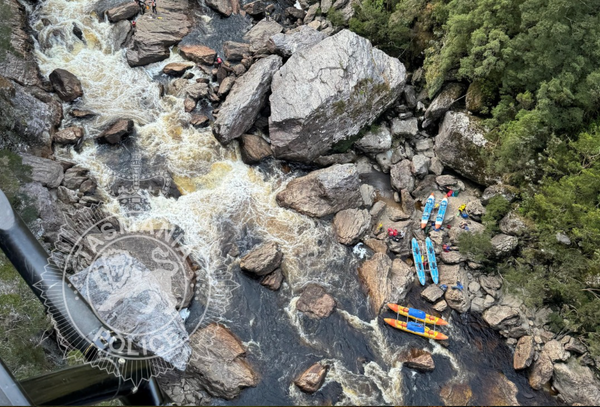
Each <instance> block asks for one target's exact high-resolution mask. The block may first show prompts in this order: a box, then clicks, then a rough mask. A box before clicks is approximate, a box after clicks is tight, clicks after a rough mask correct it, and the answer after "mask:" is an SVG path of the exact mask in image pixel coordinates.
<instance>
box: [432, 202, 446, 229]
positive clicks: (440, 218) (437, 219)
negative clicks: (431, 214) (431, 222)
mask: <svg viewBox="0 0 600 407" xmlns="http://www.w3.org/2000/svg"><path fill="white" fill-rule="evenodd" d="M446 209H448V197H446V198H444V199H442V202H440V207H439V209H438V213H437V216H436V217H435V228H436V229H439V228H441V227H442V223H443V222H444V217H445V216H446Z"/></svg>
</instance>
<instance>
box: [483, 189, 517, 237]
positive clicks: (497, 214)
mask: <svg viewBox="0 0 600 407" xmlns="http://www.w3.org/2000/svg"><path fill="white" fill-rule="evenodd" d="M508 211H510V202H508V201H507V200H506V198H504V197H503V196H502V195H496V196H494V197H492V199H490V201H489V202H488V204H487V206H486V207H485V215H483V217H482V219H481V220H482V222H483V224H484V225H485V227H486V229H487V230H488V231H490V232H497V231H498V221H500V219H502V218H503V217H504V216H505V215H506V214H507V213H508Z"/></svg>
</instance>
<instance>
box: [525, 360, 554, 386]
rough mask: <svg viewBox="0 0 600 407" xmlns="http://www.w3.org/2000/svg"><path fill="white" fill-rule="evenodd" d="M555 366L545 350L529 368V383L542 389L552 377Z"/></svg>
mask: <svg viewBox="0 0 600 407" xmlns="http://www.w3.org/2000/svg"><path fill="white" fill-rule="evenodd" d="M553 372H554V366H553V365H552V361H551V360H550V357H548V355H547V354H546V353H545V352H542V353H540V354H539V358H538V359H537V360H536V361H535V362H533V366H532V367H531V369H530V370H529V385H530V386H531V387H532V388H533V389H535V390H540V389H541V388H542V387H543V386H544V385H545V384H546V383H548V382H549V381H550V379H551V378H552V373H553Z"/></svg>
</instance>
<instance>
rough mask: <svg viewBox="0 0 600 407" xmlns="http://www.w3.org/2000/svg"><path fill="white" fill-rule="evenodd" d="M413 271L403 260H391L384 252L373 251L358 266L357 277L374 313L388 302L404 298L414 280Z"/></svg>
mask: <svg viewBox="0 0 600 407" xmlns="http://www.w3.org/2000/svg"><path fill="white" fill-rule="evenodd" d="M414 274H415V273H414V272H413V271H412V269H411V268H410V266H408V265H407V264H406V263H405V262H404V261H402V260H401V259H399V258H397V259H395V260H394V261H392V260H391V259H390V258H389V257H388V256H387V255H386V254H385V253H375V254H374V255H373V257H372V258H371V259H369V260H366V261H365V262H364V263H363V264H361V265H360V267H359V268H358V277H359V278H360V281H361V282H362V284H363V286H364V287H365V289H366V291H367V294H368V296H369V303H370V304H371V307H372V308H373V310H374V311H375V313H376V314H378V313H379V311H380V310H381V308H382V307H383V306H384V305H385V304H387V303H388V302H395V301H399V300H401V299H403V298H404V296H405V295H406V293H407V292H408V288H409V287H410V285H411V284H412V283H413V281H414Z"/></svg>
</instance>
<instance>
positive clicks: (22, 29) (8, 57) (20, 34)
mask: <svg viewBox="0 0 600 407" xmlns="http://www.w3.org/2000/svg"><path fill="white" fill-rule="evenodd" d="M2 6H3V9H2V12H3V13H5V14H3V15H2V20H3V21H2V26H3V27H6V28H7V32H5V31H4V30H3V32H2V36H4V35H6V37H3V38H2V40H3V41H5V40H6V41H7V42H8V41H9V42H10V46H9V47H7V48H3V51H2V52H3V53H2V56H3V58H0V76H3V77H5V78H8V79H11V80H13V81H15V82H17V83H18V84H20V85H23V86H35V85H39V84H40V78H39V70H38V65H37V61H36V57H35V52H34V43H33V40H32V38H31V35H30V34H29V31H30V28H29V23H28V21H27V12H26V10H25V6H23V5H22V4H21V3H20V2H19V1H18V0H5V1H4V2H3V3H2ZM4 7H6V8H4ZM9 16H10V17H9ZM4 51H6V52H4ZM0 111H2V112H5V114H6V110H4V109H0Z"/></svg>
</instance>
